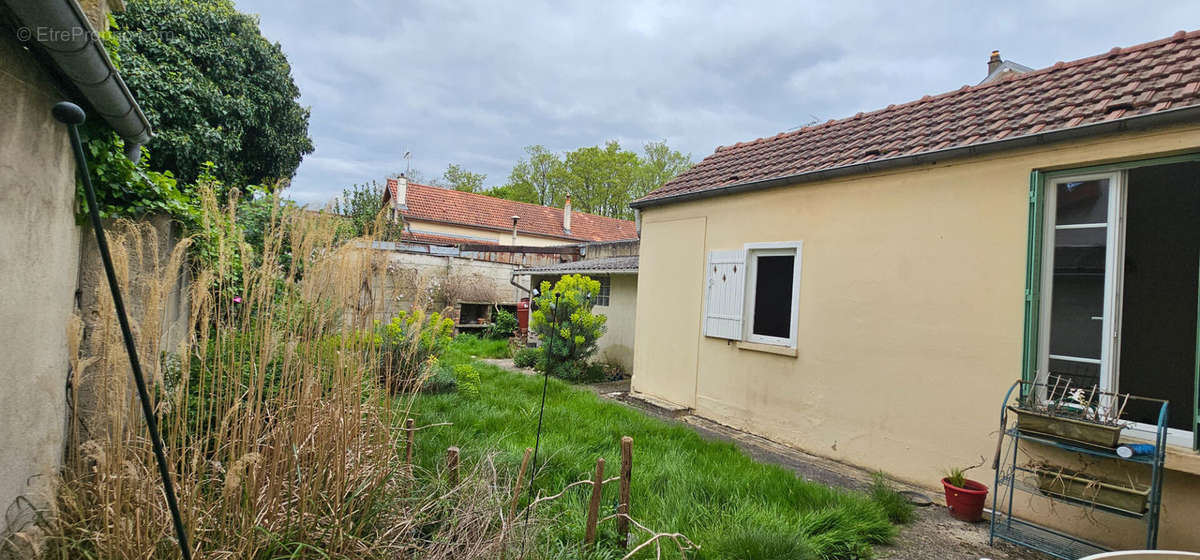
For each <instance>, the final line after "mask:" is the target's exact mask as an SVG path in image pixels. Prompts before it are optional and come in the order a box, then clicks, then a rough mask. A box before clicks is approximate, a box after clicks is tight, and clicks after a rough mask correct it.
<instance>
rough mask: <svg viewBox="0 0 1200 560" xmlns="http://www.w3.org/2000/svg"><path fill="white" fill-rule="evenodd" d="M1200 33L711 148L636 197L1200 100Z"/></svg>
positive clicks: (973, 141)
mask: <svg viewBox="0 0 1200 560" xmlns="http://www.w3.org/2000/svg"><path fill="white" fill-rule="evenodd" d="M1198 53H1200V31H1192V32H1190V33H1187V32H1183V31H1180V32H1179V33H1176V34H1174V35H1172V36H1171V37H1169V38H1166V39H1161V40H1158V41H1154V42H1150V43H1145V44H1142V45H1136V46H1133V47H1128V48H1124V49H1122V48H1119V47H1117V48H1113V49H1112V50H1110V51H1108V52H1107V53H1105V54H1102V55H1097V56H1093V57H1089V58H1084V59H1080V60H1076V61H1073V62H1057V63H1055V64H1054V66H1051V67H1049V68H1043V69H1041V70H1036V71H1033V72H1028V73H1025V74H1019V75H1014V76H1012V77H1011V78H1009V79H1005V80H999V81H995V82H990V83H987V84H981V85H977V86H963V87H962V88H960V89H957V90H954V91H951V92H948V93H943V94H941V95H937V96H929V95H926V96H924V97H922V98H921V99H919V100H917V101H912V102H909V103H904V104H900V105H888V106H887V108H885V109H880V110H878V111H872V112H868V113H857V114H855V115H854V116H852V117H849V118H845V119H841V120H831V121H828V122H825V123H821V124H818V125H813V126H808V127H805V128H801V129H799V130H796V131H793V132H786V133H781V134H777V135H775V136H772V137H769V138H760V139H758V140H753V141H750V142H738V143H736V144H733V145H732V146H719V147H717V149H716V151H714V152H713V154H712V155H710V156H708V157H707V158H704V160H703V161H701V162H700V163H698V164H696V165H695V166H694V167H692V168H691V169H689V170H687V171H685V172H684V173H682V174H680V175H679V176H678V177H676V178H675V179H673V180H671V181H670V182H668V183H667V184H665V185H663V186H662V187H660V188H658V189H656V190H655V191H653V192H651V193H650V194H647V195H646V196H644V197H642V198H641V199H639V200H638V201H636V202H635V204H637V203H640V202H649V201H654V200H658V199H666V198H670V197H674V196H680V195H686V194H691V193H697V192H703V191H709V190H715V189H718V188H721V187H728V186H733V185H741V184H746V183H755V182H759V181H767V180H771V179H780V178H785V177H790V176H794V175H800V174H804V173H811V172H815V171H826V170H831V169H836V168H839V167H844V166H849V165H854V164H859V163H864V162H869V161H878V160H882V159H887V158H892V157H898V156H905V155H917V154H922V153H928V152H932V151H935V150H943V149H952V148H961V147H966V146H970V145H973V144H981V143H985V142H992V141H995V140H1000V139H1006V138H1007V139H1013V138H1019V137H1021V136H1026V135H1031V134H1038V133H1045V132H1053V131H1056V130H1063V129H1067V128H1072V127H1076V126H1080V125H1087V124H1093V123H1101V122H1105V121H1110V120H1114V119H1120V118H1127V117H1136V116H1142V115H1147V114H1150V113H1156V112H1160V111H1167V110H1173V109H1179V108H1182V107H1192V106H1200V96H1198V91H1200V56H1198Z"/></svg>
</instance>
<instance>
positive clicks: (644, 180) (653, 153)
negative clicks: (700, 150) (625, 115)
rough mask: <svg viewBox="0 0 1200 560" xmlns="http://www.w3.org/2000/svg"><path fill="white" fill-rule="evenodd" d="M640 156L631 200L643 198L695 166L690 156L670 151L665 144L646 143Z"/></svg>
mask: <svg viewBox="0 0 1200 560" xmlns="http://www.w3.org/2000/svg"><path fill="white" fill-rule="evenodd" d="M642 154H643V155H642V159H641V165H640V166H639V168H638V173H637V179H636V182H635V183H636V184H635V186H634V189H633V193H632V199H637V198H641V197H642V196H645V195H646V193H648V192H650V191H652V190H654V189H657V188H658V187H661V186H663V185H664V184H666V182H667V181H670V180H671V179H674V178H675V176H676V175H679V174H680V173H683V172H684V171H687V170H688V169H690V168H691V167H692V165H695V164H694V163H693V162H692V154H686V155H685V154H683V153H680V152H678V151H675V150H672V149H671V148H670V146H667V143H666V142H647V143H646V144H645V146H643V147H642Z"/></svg>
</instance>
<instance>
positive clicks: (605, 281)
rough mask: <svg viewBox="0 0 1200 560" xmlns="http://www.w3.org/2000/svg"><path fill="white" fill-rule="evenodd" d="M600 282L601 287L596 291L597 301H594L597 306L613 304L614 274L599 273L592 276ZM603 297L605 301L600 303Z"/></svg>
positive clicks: (593, 303)
mask: <svg viewBox="0 0 1200 560" xmlns="http://www.w3.org/2000/svg"><path fill="white" fill-rule="evenodd" d="M591 278H592V280H595V281H597V282H599V283H600V289H599V290H597V291H596V301H594V302H592V305H593V306H595V307H609V306H610V305H612V276H611V275H609V274H598V275H596V276H592V277H591ZM602 298H603V301H604V303H600V302H601V299H602Z"/></svg>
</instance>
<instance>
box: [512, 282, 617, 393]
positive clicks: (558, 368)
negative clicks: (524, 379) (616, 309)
mask: <svg viewBox="0 0 1200 560" xmlns="http://www.w3.org/2000/svg"><path fill="white" fill-rule="evenodd" d="M540 289H541V295H539V296H538V297H537V299H536V304H537V309H536V310H535V311H534V312H533V314H532V317H531V319H530V323H529V329H530V330H532V331H533V332H534V333H536V334H537V335H538V338H539V339H540V340H541V341H542V342H541V346H542V359H541V362H542V368H541V369H542V370H543V371H546V370H549V373H550V375H553V376H555V377H561V378H563V379H568V380H577V379H579V378H580V377H581V376H582V373H583V368H584V366H583V363H584V362H586V361H587V358H588V357H589V356H591V355H592V354H594V353H595V352H596V343H597V341H598V340H599V339H600V337H601V336H604V333H605V331H606V330H607V327H606V326H605V323H606V322H607V317H605V316H604V315H594V314H592V305H593V303H594V302H595V298H596V295H597V294H599V293H600V282H598V281H596V280H592V279H591V278H588V277H586V276H580V275H578V274H572V275H569V276H563V277H562V279H561V280H559V281H558V282H557V283H556V284H554V286H553V287H551V286H550V282H542V285H541V288H540ZM556 294H557V297H555V295H556Z"/></svg>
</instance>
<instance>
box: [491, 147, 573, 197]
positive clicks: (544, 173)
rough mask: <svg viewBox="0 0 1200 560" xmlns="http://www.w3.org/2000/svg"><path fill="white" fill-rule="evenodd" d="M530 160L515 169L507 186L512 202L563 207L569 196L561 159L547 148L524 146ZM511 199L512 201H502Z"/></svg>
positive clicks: (509, 177)
mask: <svg viewBox="0 0 1200 560" xmlns="http://www.w3.org/2000/svg"><path fill="white" fill-rule="evenodd" d="M525 153H526V154H528V155H529V159H522V160H520V161H518V162H517V164H516V165H515V166H513V169H512V172H511V173H509V174H508V184H507V185H505V187H507V188H508V189H509V190H508V191H506V192H507V193H509V194H511V195H512V196H513V197H519V198H512V200H523V201H525V202H532V203H534V204H541V205H542V206H548V205H554V204H555V203H556V202H557V203H561V202H562V200H563V199H564V198H566V195H565V194H564V193H565V192H566V170H565V169H564V168H563V162H562V158H560V157H559V156H558V154H556V153H554V152H551V151H550V150H547V149H546V147H545V146H541V145H535V146H525ZM502 198H509V197H502Z"/></svg>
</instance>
